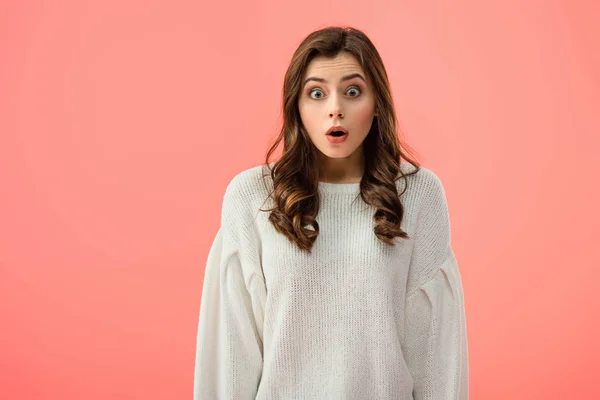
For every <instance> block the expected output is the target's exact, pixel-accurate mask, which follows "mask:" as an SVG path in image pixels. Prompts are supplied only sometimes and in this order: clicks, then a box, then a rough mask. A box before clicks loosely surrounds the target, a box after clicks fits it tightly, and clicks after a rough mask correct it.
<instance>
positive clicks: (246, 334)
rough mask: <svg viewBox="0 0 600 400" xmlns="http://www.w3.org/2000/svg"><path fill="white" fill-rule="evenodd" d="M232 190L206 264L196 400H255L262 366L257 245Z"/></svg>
mask: <svg viewBox="0 0 600 400" xmlns="http://www.w3.org/2000/svg"><path fill="white" fill-rule="evenodd" d="M244 205H247V204H246V203H245V202H243V201H240V199H239V198H238V197H237V194H236V193H235V191H234V190H232V189H231V187H228V189H227V191H226V194H225V198H224V200H223V211H222V223H221V227H220V228H219V231H218V232H217V234H216V237H215V239H214V242H213V244H212V246H211V248H210V251H209V255H208V259H207V262H206V270H205V275H204V284H203V290H202V297H201V303H200V316H199V323H198V334H197V345H196V362H195V373H194V400H203V399H211V400H212V399H219V400H225V399H236V400H238V399H239V400H245V399H254V398H255V397H256V392H257V388H258V384H259V382H260V378H261V375H262V365H263V347H262V323H263V305H264V299H265V296H266V290H265V286H264V280H263V279H262V274H258V270H257V268H256V266H257V262H258V257H256V255H257V254H258V253H257V251H256V242H255V241H254V240H252V239H253V237H252V236H251V235H250V232H251V230H250V229H248V222H247V219H246V216H245V215H244V213H243V210H242V207H243V206H244Z"/></svg>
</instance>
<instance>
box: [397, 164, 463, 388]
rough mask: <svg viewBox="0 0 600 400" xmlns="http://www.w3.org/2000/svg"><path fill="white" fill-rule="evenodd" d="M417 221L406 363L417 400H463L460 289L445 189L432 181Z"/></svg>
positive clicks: (410, 270) (406, 337)
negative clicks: (451, 241)
mask: <svg viewBox="0 0 600 400" xmlns="http://www.w3.org/2000/svg"><path fill="white" fill-rule="evenodd" d="M429 178H430V179H429V180H428V182H427V189H426V190H424V200H423V204H422V206H421V209H420V211H419V215H418V218H417V228H416V231H415V247H414V249H413V257H412V259H411V264H410V269H409V279H408V285H407V286H408V289H407V296H406V304H405V307H406V308H405V315H406V319H405V359H406V363H407V365H408V367H409V370H410V371H411V374H412V377H413V381H414V391H413V396H414V399H415V400H422V399H431V400H467V399H468V352H467V330H466V318H465V310H464V297H463V287H462V282H461V278H460V273H459V270H458V265H457V261H456V258H455V256H454V252H453V250H452V248H451V246H450V221H449V215H448V207H447V202H446V197H445V193H444V189H443V186H442V184H441V182H440V181H439V179H438V178H437V177H436V176H435V175H433V174H432V175H430V176H429Z"/></svg>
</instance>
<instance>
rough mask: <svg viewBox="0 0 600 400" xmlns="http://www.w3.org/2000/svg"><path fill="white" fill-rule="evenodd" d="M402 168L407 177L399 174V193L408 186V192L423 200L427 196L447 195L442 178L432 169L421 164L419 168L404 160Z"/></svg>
mask: <svg viewBox="0 0 600 400" xmlns="http://www.w3.org/2000/svg"><path fill="white" fill-rule="evenodd" d="M400 169H401V171H402V173H403V174H405V175H406V179H403V178H402V174H399V176H398V181H397V182H398V190H399V193H400V192H401V191H402V190H403V189H404V188H405V187H407V192H408V193H407V194H408V195H410V196H411V197H415V198H418V199H420V200H421V201H422V200H424V199H426V198H432V197H440V196H442V197H444V196H445V193H444V186H443V184H442V180H441V179H440V177H439V176H438V175H437V174H436V173H435V172H434V171H432V170H431V169H429V168H426V167H424V166H422V165H420V166H419V167H418V170H417V167H415V166H414V165H412V164H409V163H404V162H403V163H401V165H400ZM415 171H416V172H415ZM408 174H410V175H408Z"/></svg>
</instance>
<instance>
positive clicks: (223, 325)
mask: <svg viewBox="0 0 600 400" xmlns="http://www.w3.org/2000/svg"><path fill="white" fill-rule="evenodd" d="M283 97H284V98H283V112H284V123H283V128H282V130H281V133H280V135H279V137H278V139H277V141H276V142H275V144H274V145H273V147H271V148H270V149H269V151H268V152H267V157H266V162H265V164H264V165H260V166H258V167H253V168H250V169H247V170H245V171H242V172H240V173H239V174H238V175H236V176H235V177H234V178H233V179H232V180H231V182H230V183H229V185H228V187H227V189H226V191H225V194H224V198H223V205H222V213H221V225H220V229H219V230H218V232H217V234H216V238H215V240H214V242H213V244H212V247H211V248H210V252H209V255H208V260H207V263H206V272H205V278H204V284H203V291H202V298H201V306H200V317H199V327H198V336H197V352H196V365H195V376H194V399H195V400H200V399H236V400H241V399H274V400H275V399H285V400H293V399H311V400H317V399H361V400H363V399H379V400H382V399H395V400H399V399H417V400H418V399H434V400H449V399H461V400H462V399H467V398H468V362H467V336H466V333H467V332H466V320H465V312H464V299H463V289H462V283H461V277H460V274H459V271H458V266H457V261H456V258H455V256H454V253H453V250H452V248H451V244H450V222H449V214H448V207H447V202H446V197H445V193H444V189H443V186H442V183H441V181H440V179H439V178H438V177H437V176H436V175H435V174H434V173H433V172H432V171H430V170H428V169H426V168H424V167H420V166H419V165H418V164H417V163H416V162H415V161H413V160H412V159H411V158H409V157H408V156H407V154H406V150H404V149H406V148H408V146H406V145H402V146H401V144H400V143H399V139H398V134H397V126H396V116H395V111H394V105H393V101H392V96H391V93H390V88H389V83H388V78H387V74H386V71H385V68H384V66H383V62H382V60H381V58H380V56H379V54H378V52H377V50H376V49H375V47H374V46H373V44H372V43H371V41H370V40H369V39H368V38H367V37H366V36H365V34H364V33H363V32H361V31H359V30H356V29H352V28H327V29H323V30H319V31H316V32H313V33H311V34H310V35H309V36H308V37H307V38H306V39H305V40H304V41H303V42H302V43H301V45H300V46H299V48H298V49H297V50H296V52H295V53H294V55H293V58H292V61H291V64H290V66H289V69H288V71H287V73H286V76H285V82H284V88H283ZM282 140H283V145H284V148H283V154H282V156H281V157H280V158H279V159H278V160H277V161H276V162H273V163H271V162H269V157H270V156H271V154H272V153H273V151H274V150H275V149H276V148H277V146H278V145H279V143H280V142H281V141H282ZM403 159H404V160H406V161H407V162H403V161H402V160H403ZM267 202H268V204H269V207H268V209H264V208H263V206H264V204H265V203H267Z"/></svg>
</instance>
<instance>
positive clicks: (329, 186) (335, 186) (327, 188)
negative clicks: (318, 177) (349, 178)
mask: <svg viewBox="0 0 600 400" xmlns="http://www.w3.org/2000/svg"><path fill="white" fill-rule="evenodd" d="M319 189H320V190H321V191H322V192H323V193H353V194H354V193H358V192H360V182H356V183H332V182H321V181H319Z"/></svg>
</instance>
